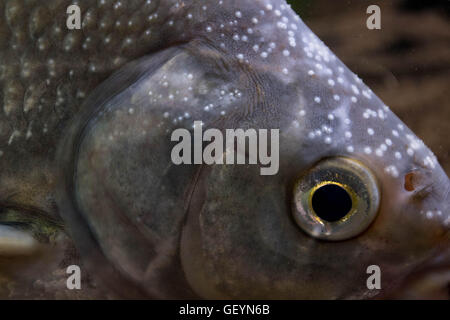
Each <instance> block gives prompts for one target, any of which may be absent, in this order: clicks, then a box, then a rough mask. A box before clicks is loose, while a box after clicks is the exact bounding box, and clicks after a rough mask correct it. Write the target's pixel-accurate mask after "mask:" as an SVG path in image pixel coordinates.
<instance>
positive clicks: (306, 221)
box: [292, 157, 380, 241]
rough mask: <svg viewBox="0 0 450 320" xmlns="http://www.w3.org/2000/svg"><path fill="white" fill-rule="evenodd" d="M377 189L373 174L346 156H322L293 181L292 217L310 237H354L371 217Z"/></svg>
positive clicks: (366, 226)
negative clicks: (323, 157)
mask: <svg viewBox="0 0 450 320" xmlns="http://www.w3.org/2000/svg"><path fill="white" fill-rule="evenodd" d="M379 204H380V191H379V188H378V183H377V181H376V178H375V176H374V175H373V174H372V172H371V171H370V169H369V168H367V167H366V166H364V165H363V164H362V163H361V162H359V161H357V160H353V159H350V158H344V157H337V158H330V159H325V160H322V161H320V162H319V163H317V164H316V165H315V166H314V167H312V168H311V169H310V170H308V171H307V172H306V173H305V174H303V175H302V176H301V177H300V178H299V179H298V180H297V182H296V183H295V186H294V197H293V205H292V207H293V216H294V219H295V221H296V223H297V224H298V225H299V227H300V228H301V229H302V230H303V231H305V232H306V233H307V234H309V235H310V236H312V237H314V238H317V239H322V240H332V241H339V240H345V239H349V238H352V237H355V236H357V235H358V234H360V233H362V232H363V231H364V230H366V229H367V228H368V226H369V225H370V224H371V223H372V221H373V220H374V219H375V217H376V215H377V212H378V208H379Z"/></svg>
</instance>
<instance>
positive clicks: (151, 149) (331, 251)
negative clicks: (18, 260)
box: [1, 1, 449, 299]
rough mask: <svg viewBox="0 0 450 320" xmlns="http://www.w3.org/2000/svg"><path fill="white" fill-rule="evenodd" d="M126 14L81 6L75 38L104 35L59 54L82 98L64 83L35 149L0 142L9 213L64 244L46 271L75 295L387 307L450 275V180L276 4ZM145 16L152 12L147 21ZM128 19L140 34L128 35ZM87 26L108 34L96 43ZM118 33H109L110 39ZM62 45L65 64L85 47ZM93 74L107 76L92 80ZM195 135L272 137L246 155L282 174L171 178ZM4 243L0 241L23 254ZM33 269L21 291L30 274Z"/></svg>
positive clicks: (196, 170) (173, 7) (191, 170)
mask: <svg viewBox="0 0 450 320" xmlns="http://www.w3.org/2000/svg"><path fill="white" fill-rule="evenodd" d="M144 2H145V4H144ZM8 3H9V4H12V5H13V4H15V1H10V2H8ZM55 3H57V2H55ZM130 3H132V4H130V5H129V7H128V6H127V5H125V4H124V3H121V4H120V5H118V6H117V7H105V6H104V2H103V1H100V2H98V3H97V2H96V1H92V2H89V5H91V8H90V9H92V10H89V12H90V13H89V16H88V17H87V18H86V26H85V28H84V32H86V38H89V36H88V35H91V36H92V39H94V40H95V39H97V38H98V37H100V38H101V36H104V38H105V41H104V42H102V45H99V48H100V49H98V48H97V49H98V50H97V51H96V50H94V49H91V50H88V49H89V48H90V47H89V45H90V43H91V42H90V41H87V39H84V38H83V37H82V38H83V40H86V41H85V42H87V43H85V44H86V47H87V49H85V48H84V47H82V49H80V48H79V50H82V53H80V52H79V51H77V50H75V49H74V50H73V51H71V50H69V52H67V51H66V52H65V53H61V52H62V51H64V50H63V49H65V47H62V48H59V49H58V50H59V51H58V50H57V51H56V52H58V58H59V60H58V61H64V62H65V63H63V65H64V66H66V67H67V63H68V61H69V59H68V56H69V55H71V54H73V55H75V56H76V57H77V58H78V59H79V61H75V62H73V63H72V64H70V63H69V66H70V67H72V68H68V70H70V69H72V70H73V71H74V73H73V75H72V76H74V77H75V79H76V80H77V81H75V80H74V79H72V78H70V79H69V80H68V79H66V80H65V81H67V83H68V86H69V88H71V87H72V86H78V85H83V90H81V89H80V88H75V89H74V88H72V89H74V90H72V91H73V93H74V94H76V99H75V97H72V98H73V100H69V101H70V103H69V102H68V103H67V108H66V109H67V110H66V109H64V110H63V112H62V113H63V115H64V116H63V117H57V120H58V121H56V120H55V121H53V122H51V121H50V120H48V121H49V123H50V124H51V126H50V125H49V126H50V127H51V134H50V135H49V136H50V138H51V139H50V138H49V139H48V140H41V143H42V141H44V142H46V144H44V145H41V146H40V148H35V149H33V148H31V147H30V146H29V145H27V144H26V143H30V142H26V141H22V140H19V142H20V143H23V145H20V144H19V143H18V142H17V139H18V138H19V135H18V134H17V135H11V136H10V137H9V139H10V140H11V139H12V140H11V142H12V143H11V145H12V147H11V148H8V152H5V154H4V155H3V160H2V161H7V162H4V163H6V166H7V167H8V168H9V169H8V170H5V169H3V171H2V185H1V187H2V190H6V191H7V192H8V193H12V192H13V191H15V192H17V191H19V196H15V197H12V198H13V199H14V202H15V203H17V202H19V203H24V202H28V203H32V204H33V208H36V207H37V208H40V210H34V209H33V210H30V211H31V212H32V215H33V216H36V217H41V216H42V215H37V213H36V211H37V212H41V213H46V215H47V216H48V213H51V215H50V216H51V217H53V218H54V219H53V220H51V221H52V222H53V224H51V225H52V226H53V228H54V229H56V230H64V232H62V231H60V232H58V233H59V234H64V237H63V239H65V240H64V241H63V240H61V239H59V238H58V241H57V242H58V243H59V244H62V245H61V246H60V247H58V249H56V247H53V250H51V249H49V248H48V247H47V249H49V250H47V251H50V253H52V254H51V255H50V256H51V257H53V258H52V263H51V264H50V263H49V264H47V265H48V268H56V267H55V266H57V265H59V266H61V267H60V269H61V268H63V269H64V268H65V267H67V266H68V264H78V263H80V264H81V266H82V270H83V273H82V274H84V272H88V273H89V275H90V276H91V275H92V276H93V277H95V278H96V279H97V280H98V283H99V284H101V285H100V287H101V288H102V289H99V290H96V289H93V290H91V291H87V293H86V295H88V296H89V295H92V296H96V294H98V293H99V291H106V292H108V293H110V292H114V293H119V295H124V296H132V297H142V296H144V297H156V298H234V299H238V298H246V299H249V298H274V299H283V298H286V299H314V298H328V299H333V298H372V297H384V296H390V295H391V294H395V291H397V290H400V288H403V287H405V284H407V283H419V284H418V285H417V287H420V288H423V286H424V285H423V283H424V282H422V280H419V282H415V280H414V281H413V280H411V279H419V278H420V276H419V274H421V273H422V272H425V270H428V269H433V270H435V269H436V268H441V269H444V270H448V268H446V266H448V265H446V263H448V259H447V258H446V257H445V254H446V252H448V247H449V246H448V243H449V240H448V234H449V233H448V230H449V199H448V193H449V180H448V177H447V176H446V175H445V173H444V171H443V170H442V168H441V167H440V166H439V164H438V163H437V160H436V158H435V157H434V156H433V154H432V153H431V151H430V150H429V149H428V148H427V147H426V146H425V145H424V144H423V143H422V142H421V141H420V139H419V138H417V137H416V136H415V135H414V133H413V132H411V131H410V130H409V129H408V128H407V127H406V125H405V124H403V123H402V122H401V121H400V120H399V119H398V118H397V117H396V116H395V115H394V114H393V113H392V112H391V111H390V109H389V108H388V107H387V106H386V105H385V104H384V103H383V102H382V101H381V100H380V99H379V98H378V97H376V95H375V94H374V93H373V92H372V91H371V90H370V89H369V88H368V87H367V86H366V85H365V84H364V83H363V82H362V80H360V79H359V78H358V77H357V76H356V75H355V74H353V73H352V72H351V71H350V70H349V69H348V68H347V67H345V65H344V64H343V63H342V62H341V61H339V59H338V58H337V57H336V56H335V55H334V54H333V53H332V52H331V51H330V50H329V49H328V48H327V47H326V46H325V45H324V44H323V43H322V42H321V41H320V40H319V39H318V38H317V37H316V36H315V35H314V34H313V33H312V32H311V31H310V30H309V29H308V27H307V26H306V25H305V24H304V23H303V22H302V21H301V20H300V18H299V17H298V16H297V15H296V14H295V13H294V12H293V11H292V10H291V9H290V8H289V6H287V5H286V3H285V2H284V1H272V3H271V4H269V3H266V2H265V1H241V2H239V3H237V2H226V1H211V2H208V3H205V4H203V3H200V2H197V1H184V2H181V3H178V1H161V2H158V5H156V4H155V3H156V2H147V1H142V2H140V1H133V2H130ZM149 3H151V5H150V4H149ZM140 5H141V6H143V8H146V10H150V11H151V14H149V15H147V16H146V20H145V21H146V22H143V21H144V20H142V19H141V18H142V17H141V16H140V15H139V14H138V13H139V12H141V10H137V9H139V8H140ZM148 6H151V8H148ZM13 7H14V6H13ZM113 9H114V10H115V11H114V10H113ZM111 10H113V11H111ZM127 10H129V11H127ZM19 11H20V10H19ZM19 11H18V12H19ZM8 12H9V14H10V15H12V16H13V17H14V12H16V11H14V10H9V11H8ZM111 12H113V13H111ZM142 12H146V14H147V11H145V10H142ZM125 13H130V15H132V14H131V13H133V14H136V15H135V16H133V17H134V18H135V19H134V20H133V19H132V20H133V21H135V22H139V24H138V25H143V27H141V28H138V27H137V26H136V24H133V23H131V22H133V21H131V22H130V24H129V26H130V30H128V29H124V28H125V27H124V24H123V22H124V20H123V17H125ZM97 14H98V15H99V16H101V17H103V20H101V21H102V22H104V24H105V26H106V27H105V28H107V31H105V30H103V29H102V28H103V27H102V26H103V25H102V24H100V27H99V28H98V29H96V28H95V27H92V25H91V23H90V22H92V19H91V18H90V17H91V16H95V15H97ZM102 15H104V16H102ZM150 17H151V18H150ZM115 20H117V21H119V22H120V23H119V24H118V26H119V30H120V32H119V33H117V34H116V35H115V36H111V37H108V35H110V31H111V30H109V29H108V26H109V25H111V21H115ZM37 21H39V19H38V20H37ZM146 23H148V24H151V26H152V28H147V27H146ZM155 26H156V28H155ZM116 27H117V24H116ZM136 30H138V31H136ZM156 30H158V31H156ZM127 32H128V33H129V34H128V33H127ZM136 32H138V33H139V37H141V36H142V37H141V38H139V37H137V36H136V34H137V33H136ZM154 33H156V35H155V36H156V39H157V40H155V39H154V38H152V37H151V35H154ZM95 34H96V35H97V37H95V38H94V35H95ZM127 35H130V37H127ZM67 37H68V40H67V42H62V43H64V44H66V45H68V46H69V47H68V48H69V49H70V48H71V47H70V45H71V44H73V45H75V44H79V45H80V46H81V40H80V39H78V38H77V37H76V36H75V35H74V36H73V37H74V38H73V39H72V38H71V37H72V36H70V33H69V34H68V35H67ZM149 37H150V38H149ZM115 38H116V39H115ZM71 39H72V40H71ZM92 39H91V40H92ZM106 39H109V40H108V41H106ZM114 39H115V40H114ZM136 39H140V40H142V41H134V40H136ZM44 40H45V39H44ZM44 40H42V41H41V42H43V41H44ZM113 40H114V41H113ZM109 41H111V43H113V46H112V47H109V46H108V45H109ZM130 43H131V44H132V45H133V46H135V47H134V49H133V48H131V49H130V48H129V47H127V46H125V47H124V45H126V44H130ZM43 44H44V45H45V44H46V43H45V42H43ZM83 44H84V43H83ZM105 48H109V49H108V50H111V51H108V50H106V49H105ZM102 49H105V52H109V53H108V54H105V55H104V57H103V56H102V53H103V52H102V51H101V50H102ZM86 50H87V51H86ZM99 52H100V53H99ZM130 52H131V54H130ZM32 58H35V59H37V60H39V59H41V58H40V56H36V57H34V56H32ZM11 59H12V58H11ZM103 60H104V61H103ZM47 62H48V61H47ZM47 62H46V63H47ZM89 62H92V63H89ZM125 62H128V63H125ZM52 65H53V64H51V66H52ZM51 66H50V67H51ZM78 66H79V67H80V69H78ZM105 66H109V69H108V67H105ZM50 67H49V68H50ZM82 67H86V68H88V69H83V68H82ZM99 67H104V68H106V69H107V70H106V71H105V73H106V74H107V75H108V76H105V77H103V78H102V77H101V76H98V75H97V78H95V79H96V80H95V81H94V80H93V78H94V75H93V74H96V73H95V71H96V70H98V68H99ZM5 70H6V69H5ZM80 70H84V71H87V70H89V72H91V73H89V72H77V71H80ZM56 71H58V70H55V72H56ZM92 73H93V74H92ZM5 74H13V75H14V73H13V72H12V73H11V72H10V73H5ZM69 76H71V75H70V71H69ZM72 76H71V77H72ZM77 77H78V78H77ZM38 79H40V78H39V77H38ZM44 83H45V82H44ZM56 83H58V82H56ZM63 83H65V82H64V81H63ZM13 84H14V83H13ZM18 88H19V86H14V85H12V86H11V88H9V89H11V90H12V92H13V93H14V92H16V91H17V90H18ZM45 88H46V90H47V91H50V89H52V90H53V91H55V92H58V90H57V89H58V88H59V89H61V90H62V89H64V88H65V87H64V86H60V85H58V86H57V85H56V84H53V82H49V84H47V87H45ZM45 88H44V89H45ZM11 90H10V91H11ZM62 91H64V90H62ZM81 93H83V94H81ZM63 96H64V94H63ZM11 97H12V98H14V97H15V95H11ZM32 97H33V95H32ZM54 98H57V97H54ZM13 102H14V101H13ZM44 102H45V100H44ZM11 105H14V103H12V104H11ZM58 106H59V105H58ZM59 107H60V106H59ZM52 115H53V113H52ZM47 116H48V115H47ZM53 116H54V115H53ZM36 117H37V119H38V120H39V119H41V120H42V119H44V118H45V119H47V118H46V117H44V115H39V114H37V116H36ZM52 119H53V118H52ZM16 122H17V121H16ZM16 122H13V121H12V120H11V121H10V123H13V124H14V125H17V123H19V122H17V123H16ZM196 123H200V126H201V127H202V128H203V129H204V130H205V131H206V130H207V129H216V130H217V131H218V132H222V133H226V131H227V130H228V129H242V130H252V129H253V130H257V131H258V132H260V131H259V130H269V131H268V133H267V135H266V137H265V138H268V139H263V138H264V137H263V136H262V135H260V136H259V139H262V140H263V141H264V140H267V141H268V144H267V145H266V151H268V150H270V151H269V152H268V153H272V151H273V152H274V153H273V154H272V155H273V156H274V157H272V160H273V161H274V162H276V161H278V164H277V165H276V166H275V168H276V169H277V170H275V171H274V172H270V173H269V174H261V172H262V169H267V163H266V164H262V163H261V162H258V163H257V164H256V165H255V164H251V163H250V158H252V157H253V158H254V157H255V156H256V159H257V160H259V161H260V160H261V154H259V153H258V155H255V154H252V153H251V152H244V154H243V155H244V157H243V158H245V159H246V160H247V161H245V162H244V163H243V164H231V163H230V164H210V165H207V164H205V163H196V164H186V163H185V164H177V163H174V161H173V159H172V157H171V154H172V151H173V150H174V147H176V145H175V142H174V141H173V139H172V135H173V133H174V132H175V130H177V129H185V130H186V131H187V132H189V133H192V132H194V130H195V129H196ZM44 127H45V126H44ZM272 130H275V131H272ZM25 131H26V130H25ZM186 131H184V132H186ZM217 131H216V132H217ZM33 132H34V131H33ZM272 132H278V134H273V135H272ZM36 135H37V134H36V133H34V135H33V137H34V136H36ZM11 137H12V138H11ZM259 139H258V142H260V140H259ZM31 140H32V139H31ZM15 146H17V150H16V149H13V148H14V147H15ZM258 146H259V147H261V146H260V145H258ZM46 147H48V152H46V150H45V148H46ZM193 148H194V149H195V146H193ZM24 150H26V151H24ZM201 150H203V147H202V148H201ZM5 151H6V150H5ZM231 151H232V150H230V149H226V148H225V149H224V153H223V154H222V156H223V157H225V158H226V156H227V154H228V153H230V152H231ZM235 151H236V152H237V153H239V150H235ZM193 152H195V150H193ZM23 154H26V155H28V156H29V157H28V158H26V160H23V159H17V158H18V155H23ZM276 154H278V155H279V157H275V155H276ZM241 155H242V154H241ZM263 155H264V154H263ZM265 155H266V156H268V154H265ZM24 164H27V166H28V167H27V168H30V170H28V171H27V174H22V175H19V176H17V175H15V174H14V173H13V170H12V169H11V168H15V167H17V166H22V168H23V166H24ZM272 164H273V163H272ZM4 167H5V166H4ZM31 169H33V170H31ZM5 177H8V179H6V178H5ZM5 181H8V183H5ZM12 186H15V187H12ZM27 188H28V189H27ZM26 190H32V191H34V193H33V194H35V196H34V197H32V200H30V199H29V198H27V197H26V196H25V194H26ZM36 190H39V192H37V191H36ZM6 191H5V192H6ZM9 207H10V208H16V210H15V212H17V211H20V210H18V209H21V208H23V206H19V208H17V207H14V206H12V205H11V206H9ZM11 210H12V209H11ZM16 220H17V219H16ZM41 220H42V219H40V218H39V219H37V221H41ZM55 221H56V222H57V223H54V222H55ZM10 222H11V221H10ZM55 225H56V227H55ZM9 228H10V226H8V230H6V229H5V230H4V232H5V234H7V235H8V237H6V239H12V238H14V237H15V238H14V239H22V240H21V241H22V242H15V243H16V244H17V243H19V244H20V243H21V244H23V246H22V249H21V250H25V249H27V248H29V247H30V245H29V244H30V241H29V240H30V239H29V238H27V237H26V234H23V233H13V231H12V230H11V229H9ZM39 228H42V227H41V226H39ZM46 230H49V229H46ZM51 230H53V229H51ZM14 231H15V232H16V231H17V230H15V229H14ZM6 232H7V233H6ZM12 235H14V237H12ZM5 243H6V242H5ZM10 243H11V242H8V243H6V244H7V245H5V246H4V248H9V250H11V249H10V248H12V247H11V246H10V245H9V244H10ZM68 248H76V250H75V249H73V250H75V251H76V253H77V254H76V255H71V254H67V252H68ZM13 251H14V252H17V250H16V249H14V250H13ZM33 252H34V251H33ZM78 254H79V255H80V256H81V260H79V259H74V258H73V256H78ZM64 257H66V258H67V257H70V259H66V260H64ZM4 265H7V266H9V265H8V264H7V263H6V264H4ZM28 265H29V269H27V270H28V272H25V271H21V275H24V274H27V276H26V277H25V278H26V280H27V281H23V282H24V283H25V284H26V285H29V283H30V282H31V283H34V282H36V280H32V279H35V278H33V277H34V276H35V274H36V272H37V271H36V270H37V269H39V268H41V267H38V265H37V264H36V263H33V264H32V263H28ZM41 265H42V264H41ZM373 266H376V267H377V268H375V269H373ZM44 270H45V269H44ZM85 270H88V271H85ZM370 270H376V271H379V272H380V274H381V288H378V287H377V288H371V287H370V286H369V285H368V282H369V280H368V278H369V277H370V276H371V274H370ZM16 271H17V270H16ZM368 272H369V273H368ZM49 274H50V276H49V277H50V279H52V277H54V276H55V277H56V276H58V279H59V281H58V282H57V286H49V287H48V291H52V290H53V291H55V292H66V291H67V288H65V283H66V282H65V276H66V273H65V270H64V271H63V272H61V270H58V272H56V274H55V275H53V276H52V272H50V273H49ZM10 275H11V277H14V276H15V277H16V278H20V275H18V272H11V274H10ZM416 275H417V277H416ZM8 276H9V275H8ZM49 277H46V278H44V279H45V280H42V281H41V282H46V281H50V280H48V279H49ZM425 278H426V277H425ZM420 279H424V278H420ZM426 279H429V278H426ZM427 281H428V280H427ZM427 281H425V282H426V283H428V282H427ZM433 281H434V280H433ZM41 282H39V283H41ZM447 282H448V278H447V279H446V278H444V279H441V278H439V281H437V283H438V285H439V287H440V288H441V287H442V286H443V284H444V285H446V283H447ZM26 285H22V286H21V287H20V288H21V290H23V291H26V290H27V289H26ZM56 287H57V289H56ZM38 289H39V286H38V285H37V289H36V290H38ZM36 290H35V291H33V294H34V293H35V292H36ZM83 290H85V289H83ZM83 290H81V291H82V292H86V291H83Z"/></svg>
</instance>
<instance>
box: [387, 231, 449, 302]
mask: <svg viewBox="0 0 450 320" xmlns="http://www.w3.org/2000/svg"><path fill="white" fill-rule="evenodd" d="M447 240H449V234H448V233H447ZM449 243H450V242H449V241H447V242H446V243H445V247H444V246H442V247H443V248H441V249H444V251H442V250H441V251H440V252H438V253H436V254H435V255H434V256H432V257H431V258H430V259H429V260H427V261H426V262H425V263H423V264H421V265H419V266H418V267H416V268H415V269H414V270H413V271H412V272H411V273H410V274H408V275H407V276H406V277H405V279H404V280H403V281H402V282H401V284H400V285H399V286H398V287H397V288H396V289H395V290H394V291H393V292H392V293H391V294H388V295H387V297H386V298H388V299H397V300H450V246H449Z"/></svg>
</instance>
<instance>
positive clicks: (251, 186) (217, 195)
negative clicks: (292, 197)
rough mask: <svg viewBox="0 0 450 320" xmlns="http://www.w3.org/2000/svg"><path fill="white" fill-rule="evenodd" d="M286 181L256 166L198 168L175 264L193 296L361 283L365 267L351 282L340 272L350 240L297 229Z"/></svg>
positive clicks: (257, 295) (284, 292)
mask: <svg viewBox="0 0 450 320" xmlns="http://www.w3.org/2000/svg"><path fill="white" fill-rule="evenodd" d="M288 186H289V183H288V179H287V178H286V176H283V175H282V174H280V175H278V176H271V177H267V176H260V174H259V168H258V167H257V166H243V165H236V166H231V165H227V166H212V167H204V168H202V172H201V174H200V175H199V178H198V182H197V184H196V186H195V190H194V192H193V195H192V198H191V202H190V207H189V211H188V216H187V220H186V225H185V227H184V229H183V234H182V239H181V260H182V265H183V270H184V272H185V275H186V278H187V280H188V282H189V284H190V285H191V287H192V288H193V289H194V291H195V292H196V293H197V294H198V295H199V296H201V297H208V298H217V299H223V298H235V299H239V298H245V299H249V298H250V299H267V298H269V299H315V298H317V299H320V298H333V297H334V298H336V297H342V296H343V295H344V294H345V293H346V292H352V293H355V292H357V293H358V294H362V293H361V292H362V291H365V290H366V289H367V288H366V287H365V280H364V279H365V278H362V277H363V276H365V269H364V270H363V269H361V270H360V272H359V273H358V275H359V276H360V278H361V281H360V282H359V283H358V282H357V281H355V273H354V272H348V270H349V268H348V267H349V266H350V267H353V268H354V269H356V266H355V259H354V255H352V254H353V253H354V249H355V246H354V243H355V242H353V243H348V242H347V243H346V244H344V245H342V244H339V243H325V242H322V241H318V240H316V239H313V238H311V237H309V236H308V235H307V234H306V233H304V232H302V231H301V230H300V228H299V227H298V226H297V225H296V224H295V221H294V220H293V218H292V214H291V208H290V202H289V200H288V197H289V196H288V194H289V192H288V190H287V188H288ZM289 191H290V192H291V191H292V190H289ZM342 246H345V247H344V248H343V247H342Z"/></svg>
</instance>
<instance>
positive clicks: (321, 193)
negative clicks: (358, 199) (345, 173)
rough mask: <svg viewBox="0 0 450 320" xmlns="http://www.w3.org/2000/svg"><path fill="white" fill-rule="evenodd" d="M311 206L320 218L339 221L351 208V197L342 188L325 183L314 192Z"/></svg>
mask: <svg viewBox="0 0 450 320" xmlns="http://www.w3.org/2000/svg"><path fill="white" fill-rule="evenodd" d="M312 208H313V210H314V212H315V213H316V215H317V216H318V217H319V218H320V219H322V220H325V221H329V222H334V221H339V220H341V219H342V218H343V217H345V216H346V215H347V214H348V213H349V212H350V210H351V209H352V199H351V198H350V195H349V194H348V192H347V191H346V190H345V189H344V188H342V187H340V186H338V185H335V184H327V185H324V186H323V187H320V188H319V189H317V190H316V192H314V194H313V197H312Z"/></svg>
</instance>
